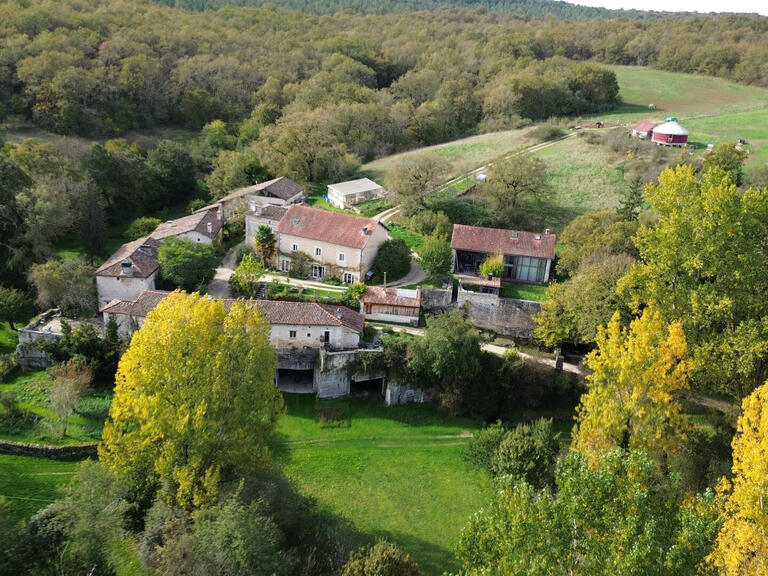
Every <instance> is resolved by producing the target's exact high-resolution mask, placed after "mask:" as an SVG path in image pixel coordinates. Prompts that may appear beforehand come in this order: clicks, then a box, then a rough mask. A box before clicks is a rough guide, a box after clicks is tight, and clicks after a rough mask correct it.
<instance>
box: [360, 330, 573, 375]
mask: <svg viewBox="0 0 768 576" xmlns="http://www.w3.org/2000/svg"><path fill="white" fill-rule="evenodd" d="M371 324H372V325H373V326H376V327H377V328H390V329H392V330H394V331H395V332H406V333H408V334H413V335H414V336H424V328H415V327H413V326H394V325H392V324H377V323H376V322H371ZM480 347H481V348H482V349H483V350H485V351H486V352H490V353H491V354H496V355H497V356H504V354H506V353H507V350H510V349H512V350H514V348H507V347H506V346H498V345H496V344H481V345H480ZM517 353H518V354H519V355H520V357H521V358H524V359H525V360H528V361H530V362H537V363H539V364H546V365H547V366H551V367H552V368H554V367H555V360H554V359H553V358H542V357H540V356H534V355H533V354H526V353H525V352H521V351H520V350H518V351H517ZM563 370H564V371H565V372H571V373H573V374H582V371H581V368H580V367H579V366H577V365H576V364H569V363H568V362H564V363H563Z"/></svg>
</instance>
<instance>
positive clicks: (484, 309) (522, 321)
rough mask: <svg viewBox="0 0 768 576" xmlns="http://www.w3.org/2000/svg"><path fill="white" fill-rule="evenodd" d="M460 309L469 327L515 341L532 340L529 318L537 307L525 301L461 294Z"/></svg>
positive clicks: (531, 319)
mask: <svg viewBox="0 0 768 576" xmlns="http://www.w3.org/2000/svg"><path fill="white" fill-rule="evenodd" d="M462 310H464V313H465V314H466V315H467V318H468V319H469V321H470V322H472V324H474V325H475V326H477V327H478V328H482V329H484V330H491V331H493V332H496V333H497V334H503V335H505V336H513V337H515V338H526V339H530V338H533V316H534V314H536V313H537V312H539V310H541V304H539V303H538V302H531V301H529V300H516V299H513V298H498V297H495V296H491V295H488V294H477V293H471V295H470V296H468V295H466V294H465V295H464V298H463V299H462Z"/></svg>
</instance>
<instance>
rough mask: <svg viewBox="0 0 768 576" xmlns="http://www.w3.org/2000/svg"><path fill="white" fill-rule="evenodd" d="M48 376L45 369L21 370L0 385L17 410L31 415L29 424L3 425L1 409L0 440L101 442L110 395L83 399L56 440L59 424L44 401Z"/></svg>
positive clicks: (93, 394)
mask: <svg viewBox="0 0 768 576" xmlns="http://www.w3.org/2000/svg"><path fill="white" fill-rule="evenodd" d="M50 379H51V378H50V375H49V374H48V373H47V372H46V371H44V370H28V369H22V370H20V371H18V372H17V373H16V374H15V375H14V376H13V377H12V378H11V379H10V380H9V381H8V382H3V383H0V392H11V391H12V392H14V393H15V395H16V400H17V401H18V405H19V408H21V409H22V410H25V411H27V412H29V413H31V415H32V416H33V418H31V419H30V422H29V424H28V425H21V426H12V425H10V424H9V423H6V422H5V421H4V420H3V418H2V416H3V415H4V412H3V408H0V438H3V439H5V440H13V441H16V442H32V443H42V444H53V445H61V444H72V443H81V442H95V441H98V440H99V439H101V429H102V427H103V425H104V420H105V419H106V417H107V413H108V411H109V403H110V401H111V398H112V397H111V394H110V393H109V392H106V391H97V392H94V393H92V394H90V395H88V396H84V397H83V398H81V399H80V401H79V402H78V406H77V409H76V411H75V413H74V414H72V416H70V418H69V423H68V426H67V435H66V436H65V437H64V438H58V431H59V430H60V426H61V425H60V423H59V421H58V419H57V417H56V415H55V414H54V412H53V411H52V410H51V408H50V406H49V405H48V400H47V398H46V390H47V386H48V384H49V383H50Z"/></svg>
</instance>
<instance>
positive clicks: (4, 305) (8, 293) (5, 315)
mask: <svg viewBox="0 0 768 576" xmlns="http://www.w3.org/2000/svg"><path fill="white" fill-rule="evenodd" d="M33 312H34V308H33V306H32V302H31V301H30V299H29V298H27V296H26V294H24V292H22V291H21V290H17V289H16V288H6V287H5V286H0V320H2V321H4V322H8V326H9V327H10V328H11V330H16V329H17V328H16V326H14V324H13V323H14V322H16V321H19V320H24V319H25V318H28V317H29V316H32V314H33Z"/></svg>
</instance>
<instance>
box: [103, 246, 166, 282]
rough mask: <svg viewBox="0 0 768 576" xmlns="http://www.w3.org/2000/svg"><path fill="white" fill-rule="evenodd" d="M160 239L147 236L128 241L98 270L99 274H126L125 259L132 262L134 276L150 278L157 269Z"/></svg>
mask: <svg viewBox="0 0 768 576" xmlns="http://www.w3.org/2000/svg"><path fill="white" fill-rule="evenodd" d="M159 246H160V240H157V239H155V238H151V237H149V236H145V237H144V238H139V239H138V240H134V241H133V242H127V243H126V244H123V245H122V246H120V248H119V249H118V250H117V252H115V253H114V254H112V256H110V257H109V258H107V261H106V262H104V264H102V265H101V266H100V267H99V268H98V269H97V270H96V275H97V276H125V274H124V273H123V265H122V263H123V261H124V260H125V261H127V262H130V264H131V273H132V276H133V277H134V278H149V277H150V276H151V275H152V274H153V273H154V272H155V270H157V268H158V265H157V249H158V247H159Z"/></svg>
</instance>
